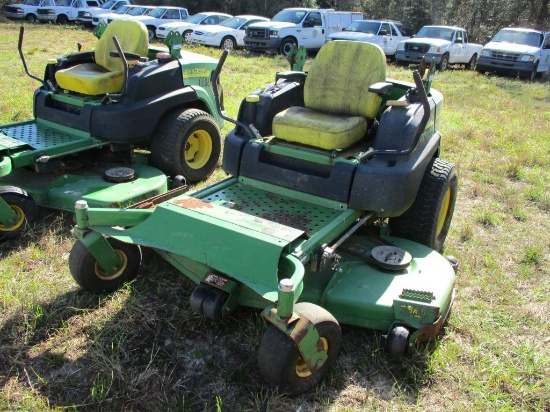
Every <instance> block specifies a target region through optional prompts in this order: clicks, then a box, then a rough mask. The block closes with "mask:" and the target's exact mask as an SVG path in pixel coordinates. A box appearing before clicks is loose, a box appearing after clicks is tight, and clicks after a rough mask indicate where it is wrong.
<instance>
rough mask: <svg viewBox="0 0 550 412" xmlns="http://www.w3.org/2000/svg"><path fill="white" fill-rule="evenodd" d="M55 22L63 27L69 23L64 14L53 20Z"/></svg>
mask: <svg viewBox="0 0 550 412" xmlns="http://www.w3.org/2000/svg"><path fill="white" fill-rule="evenodd" d="M55 22H56V23H57V24H62V25H65V24H67V23H68V22H69V18H68V17H67V16H65V15H64V14H60V15H59V16H57V19H56V20H55Z"/></svg>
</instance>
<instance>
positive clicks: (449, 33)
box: [416, 26, 454, 41]
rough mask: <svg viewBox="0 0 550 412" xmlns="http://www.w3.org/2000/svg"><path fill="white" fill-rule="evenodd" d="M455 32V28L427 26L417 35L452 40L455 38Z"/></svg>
mask: <svg viewBox="0 0 550 412" xmlns="http://www.w3.org/2000/svg"><path fill="white" fill-rule="evenodd" d="M453 33H454V30H453V29H448V28H445V27H432V26H425V27H422V28H421V29H420V31H419V32H418V33H417V34H416V37H428V38H430V39H441V40H449V41H451V40H452V39H453Z"/></svg>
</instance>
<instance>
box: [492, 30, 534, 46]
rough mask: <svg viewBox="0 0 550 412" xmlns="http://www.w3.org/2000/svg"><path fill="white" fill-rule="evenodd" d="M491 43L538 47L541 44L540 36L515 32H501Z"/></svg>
mask: <svg viewBox="0 0 550 412" xmlns="http://www.w3.org/2000/svg"><path fill="white" fill-rule="evenodd" d="M492 41H494V42H505V43H516V44H524V45H526V46H532V47H540V45H541V44H542V34H541V33H534V32H524V31H516V30H501V31H499V32H498V33H497V35H496V36H495V37H494V38H493V40H492Z"/></svg>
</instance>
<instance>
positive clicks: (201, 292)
mask: <svg viewBox="0 0 550 412" xmlns="http://www.w3.org/2000/svg"><path fill="white" fill-rule="evenodd" d="M228 299H229V294H228V293H227V292H224V291H223V290H220V289H217V288H215V287H212V286H208V285H205V284H203V283H200V284H199V285H198V286H197V287H196V288H195V289H194V290H193V293H191V297H190V298H189V303H190V305H191V309H193V310H194V311H195V312H198V313H202V314H203V315H204V316H206V317H207V318H208V319H212V320H221V319H222V318H223V317H224V316H225V315H226V314H225V313H224V311H223V307H224V305H225V303H226V302H227V300H228Z"/></svg>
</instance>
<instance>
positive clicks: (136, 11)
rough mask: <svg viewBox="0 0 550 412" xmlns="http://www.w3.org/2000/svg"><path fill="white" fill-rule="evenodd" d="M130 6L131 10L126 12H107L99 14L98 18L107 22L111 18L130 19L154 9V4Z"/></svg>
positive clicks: (111, 19)
mask: <svg viewBox="0 0 550 412" xmlns="http://www.w3.org/2000/svg"><path fill="white" fill-rule="evenodd" d="M131 7H132V10H130V11H129V12H128V13H124V14H122V13H108V14H104V15H103V16H101V18H100V19H99V20H100V21H103V22H104V23H107V24H109V23H110V22H112V21H113V20H118V19H130V18H133V17H136V16H144V15H146V14H149V13H151V12H152V11H153V10H154V9H156V6H131Z"/></svg>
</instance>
